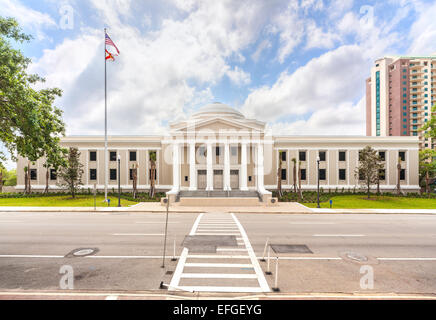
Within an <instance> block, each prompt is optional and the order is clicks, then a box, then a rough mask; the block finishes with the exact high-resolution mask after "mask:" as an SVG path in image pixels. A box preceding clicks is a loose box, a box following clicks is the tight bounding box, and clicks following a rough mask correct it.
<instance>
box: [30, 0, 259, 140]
mask: <svg viewBox="0 0 436 320" xmlns="http://www.w3.org/2000/svg"><path fill="white" fill-rule="evenodd" d="M93 3H94V4H95V6H96V10H97V14H98V15H99V16H101V17H104V18H105V19H108V20H107V21H111V22H112V24H111V33H110V35H111V38H112V40H113V41H114V42H115V43H116V44H117V46H118V47H119V49H120V51H121V55H120V56H119V57H117V60H116V61H115V62H114V63H112V62H108V80H109V81H108V103H109V128H110V132H111V134H116V133H118V134H144V133H159V132H162V131H163V130H162V128H163V127H164V126H165V123H164V122H163V121H166V120H176V119H180V118H182V117H183V116H184V111H185V110H189V109H190V107H191V106H193V105H197V104H198V103H200V102H203V103H206V102H209V101H210V100H212V98H213V95H212V93H211V90H210V86H213V85H214V84H216V83H218V82H219V81H220V80H221V79H222V78H223V77H224V76H228V77H229V78H230V79H231V80H232V81H233V82H234V83H236V84H238V85H244V84H247V83H249V82H250V75H249V74H248V73H246V72H245V71H243V70H242V69H241V68H240V67H238V66H235V67H230V65H229V63H228V60H231V59H233V58H237V59H238V60H241V59H242V57H241V51H242V50H243V49H244V48H246V47H247V46H249V45H250V44H252V43H254V42H255V41H256V39H257V37H258V34H259V32H260V30H261V28H262V27H263V26H264V24H265V21H266V19H267V17H264V15H263V14H264V12H265V10H266V9H265V4H264V2H262V1H256V2H254V3H253V2H252V1H238V2H233V1H226V2H213V3H207V4H206V3H204V2H199V3H198V8H196V10H194V11H192V12H190V13H189V14H188V15H187V16H186V17H185V18H184V19H181V20H171V19H165V20H163V21H162V24H161V27H160V29H158V30H156V31H153V32H149V33H148V34H143V33H141V32H139V31H138V30H137V29H136V28H135V27H133V26H129V25H128V24H125V23H123V19H124V18H123V17H125V16H129V15H130V14H131V12H130V10H129V9H128V8H125V9H124V11H122V12H121V13H118V11H117V9H116V8H117V5H122V3H124V2H122V1H115V2H114V0H112V1H110V0H106V1H105V2H104V3H100V1H97V0H93ZM129 3H130V1H127V2H126V3H125V4H126V6H128V5H129ZM107 7H110V9H108V8H107ZM115 26H116V27H115ZM100 37H102V35H101V31H98V30H90V29H87V30H83V33H82V34H81V35H80V36H79V37H78V38H76V39H65V40H64V41H63V42H62V43H61V44H59V45H58V46H57V47H56V48H55V49H53V50H47V51H45V52H44V55H43V56H42V58H41V59H40V60H38V61H36V63H35V66H34V67H33V68H34V70H38V72H39V73H40V74H41V75H44V76H46V78H47V84H49V85H50V86H57V87H60V88H63V89H65V95H64V97H63V98H62V99H61V100H60V101H59V103H58V104H59V105H61V106H62V105H63V106H66V108H65V118H66V122H67V123H68V134H101V133H102V129H103V120H102V119H103V117H102V116H103V110H104V109H103V108H104V91H103V63H104V61H103V48H102V42H103V41H102V40H103V39H102V38H100ZM96 44H100V46H98V45H96ZM206 100H208V101H206ZM184 108H185V109H184Z"/></svg>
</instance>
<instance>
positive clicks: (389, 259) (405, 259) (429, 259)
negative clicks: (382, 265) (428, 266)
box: [377, 258, 436, 261]
mask: <svg viewBox="0 0 436 320" xmlns="http://www.w3.org/2000/svg"><path fill="white" fill-rule="evenodd" d="M377 259H378V260H381V261H436V258H377Z"/></svg>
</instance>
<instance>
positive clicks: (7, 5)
mask: <svg viewBox="0 0 436 320" xmlns="http://www.w3.org/2000/svg"><path fill="white" fill-rule="evenodd" d="M0 12H2V15H3V16H7V17H14V18H15V19H17V20H18V22H19V23H20V25H22V26H23V27H24V28H26V29H31V30H32V33H33V34H35V33H36V38H37V39H38V40H43V39H45V38H46V35H45V34H44V33H43V32H42V29H43V28H45V27H56V22H55V21H54V20H53V18H52V17H50V15H48V14H46V13H41V12H39V11H36V10H33V9H31V8H29V7H26V6H25V5H23V4H21V2H20V1H12V0H0Z"/></svg>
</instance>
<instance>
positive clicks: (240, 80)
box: [226, 67, 251, 86]
mask: <svg viewBox="0 0 436 320" xmlns="http://www.w3.org/2000/svg"><path fill="white" fill-rule="evenodd" d="M226 75H227V76H228V77H229V79H230V80H231V81H232V82H233V83H234V84H236V85H238V86H241V85H246V84H249V83H250V82H251V77H250V74H249V73H247V72H245V71H244V70H241V69H239V67H235V68H234V69H232V70H228V71H227V72H226Z"/></svg>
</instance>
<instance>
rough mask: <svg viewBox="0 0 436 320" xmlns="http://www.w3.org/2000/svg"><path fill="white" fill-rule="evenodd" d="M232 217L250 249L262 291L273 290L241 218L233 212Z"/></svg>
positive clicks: (248, 249) (249, 253) (249, 252)
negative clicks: (240, 220)
mask: <svg viewBox="0 0 436 320" xmlns="http://www.w3.org/2000/svg"><path fill="white" fill-rule="evenodd" d="M232 217H233V220H234V221H235V223H236V224H237V226H238V227H239V231H240V232H241V235H242V239H243V241H244V244H245V247H246V248H247V251H248V255H249V256H250V258H251V263H252V264H253V267H254V270H255V272H256V274H257V279H258V281H259V285H260V289H261V290H262V292H270V291H271V290H270V288H269V286H268V282H267V281H266V279H265V276H264V274H263V271H262V268H261V267H260V264H259V261H258V259H257V257H256V255H255V254H254V250H253V247H252V246H251V243H250V240H248V236H247V233H246V232H245V230H244V228H243V227H242V225H241V223H240V222H239V220H238V219H237V218H236V216H235V215H234V214H233V213H232Z"/></svg>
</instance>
